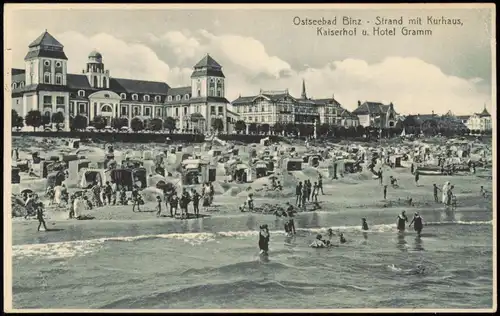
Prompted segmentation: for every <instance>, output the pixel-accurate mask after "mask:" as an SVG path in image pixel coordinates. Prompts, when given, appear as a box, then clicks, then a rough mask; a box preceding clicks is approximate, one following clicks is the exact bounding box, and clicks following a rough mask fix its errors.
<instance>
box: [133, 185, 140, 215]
mask: <svg viewBox="0 0 500 316" xmlns="http://www.w3.org/2000/svg"><path fill="white" fill-rule="evenodd" d="M140 200H141V196H140V194H139V187H138V186H137V185H134V187H133V188H132V202H133V205H132V212H134V213H135V207H136V206H137V211H138V212H140V211H141V203H140Z"/></svg>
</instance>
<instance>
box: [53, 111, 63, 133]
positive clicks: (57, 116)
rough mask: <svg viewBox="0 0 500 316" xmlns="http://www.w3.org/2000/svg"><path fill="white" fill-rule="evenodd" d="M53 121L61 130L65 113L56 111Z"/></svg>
mask: <svg viewBox="0 0 500 316" xmlns="http://www.w3.org/2000/svg"><path fill="white" fill-rule="evenodd" d="M52 123H55V124H56V128H57V130H58V131H59V130H60V126H59V124H62V123H64V114H62V113H61V112H56V113H54V114H52Z"/></svg>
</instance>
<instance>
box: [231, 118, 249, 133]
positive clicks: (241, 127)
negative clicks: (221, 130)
mask: <svg viewBox="0 0 500 316" xmlns="http://www.w3.org/2000/svg"><path fill="white" fill-rule="evenodd" d="M234 129H235V130H236V132H237V133H241V132H243V131H246V129H247V124H246V123H245V122H244V121H242V120H238V121H236V123H234Z"/></svg>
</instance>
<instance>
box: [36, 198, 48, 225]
mask: <svg viewBox="0 0 500 316" xmlns="http://www.w3.org/2000/svg"><path fill="white" fill-rule="evenodd" d="M36 218H37V219H38V228H37V231H40V227H42V225H43V228H44V230H45V231H47V230H48V229H47V225H46V224H45V220H44V219H43V206H42V205H41V203H39V204H38V205H37V207H36Z"/></svg>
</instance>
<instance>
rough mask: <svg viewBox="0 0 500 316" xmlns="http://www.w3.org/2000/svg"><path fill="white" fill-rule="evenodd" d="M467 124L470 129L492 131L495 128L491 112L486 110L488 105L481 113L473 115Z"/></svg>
mask: <svg viewBox="0 0 500 316" xmlns="http://www.w3.org/2000/svg"><path fill="white" fill-rule="evenodd" d="M466 126H467V128H468V129H470V130H479V131H481V132H483V131H491V130H492V128H493V127H492V123H491V114H490V113H489V112H488V111H487V110H486V106H485V107H484V109H483V111H482V112H481V113H474V114H473V115H471V116H470V117H469V119H468V120H467V123H466Z"/></svg>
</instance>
